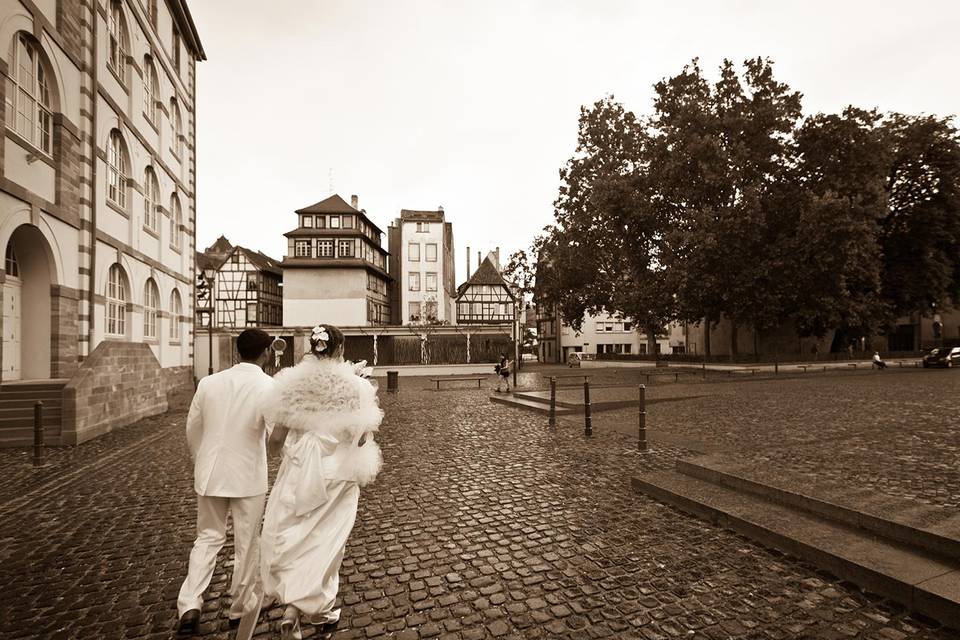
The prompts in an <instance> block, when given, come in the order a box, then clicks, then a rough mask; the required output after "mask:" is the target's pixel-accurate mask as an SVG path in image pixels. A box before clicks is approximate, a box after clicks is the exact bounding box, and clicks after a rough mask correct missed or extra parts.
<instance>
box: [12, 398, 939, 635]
mask: <svg viewBox="0 0 960 640" xmlns="http://www.w3.org/2000/svg"><path fill="white" fill-rule="evenodd" d="M783 384H787V383H783ZM401 385H402V391H401V393H400V394H398V395H395V396H384V398H383V405H384V408H385V409H386V411H387V418H386V420H385V422H384V425H383V429H382V436H381V438H380V439H381V441H382V443H383V448H384V457H385V462H386V466H385V469H384V471H383V472H382V474H381V476H380V477H379V478H378V479H377V482H376V483H375V484H374V485H372V486H370V487H368V488H367V489H365V490H364V492H363V494H362V496H361V502H360V513H359V516H358V520H357V525H356V527H355V529H354V532H353V535H352V536H351V540H350V543H349V544H348V548H347V554H346V558H345V561H344V565H343V570H342V578H343V580H342V587H341V595H342V599H343V605H344V613H343V620H342V623H341V626H340V629H339V630H338V631H337V633H335V634H334V637H335V638H338V639H340V638H343V639H347V638H402V639H404V640H413V639H419V638H434V637H436V638H443V639H447V640H449V639H464V640H478V639H480V638H571V639H573V638H576V639H580V638H603V637H609V638H648V639H653V638H679V637H684V638H704V639H705V638H713V639H720V638H852V637H860V638H871V639H873V638H875V639H878V640H883V639H891V640H896V639H900V638H937V639H942V638H956V637H958V636H957V635H956V634H954V633H952V632H950V631H948V630H944V629H940V628H936V627H935V626H932V625H931V624H930V623H928V622H926V621H923V620H919V619H916V618H914V617H912V616H910V615H908V614H907V613H906V612H905V611H904V610H903V609H901V608H900V607H898V606H896V605H894V604H892V603H889V602H887V601H884V600H882V599H879V598H877V597H875V596H872V595H869V594H864V593H861V592H859V591H858V590H856V588H854V587H852V586H850V585H846V584H844V583H839V582H838V581H836V580H835V579H833V578H831V577H830V576H827V575H824V574H819V573H817V572H816V571H814V570H813V569H812V568H810V567H808V566H805V565H803V564H801V563H799V562H797V561H794V560H792V559H790V558H787V557H784V556H781V555H779V554H776V553H774V552H771V551H768V550H765V549H763V548H762V547H759V546H757V545H754V544H753V543H751V542H749V541H747V540H746V539H744V538H741V537H739V536H737V535H735V534H733V533H731V532H729V531H725V530H723V529H718V528H716V527H713V526H711V525H709V524H707V523H705V522H702V521H699V520H697V519H694V518H691V517H688V516H685V515H683V514H681V513H679V512H677V511H674V510H673V509H671V508H669V507H667V506H664V505H661V504H659V503H657V502H654V501H652V500H650V499H648V498H646V497H645V496H642V495H640V494H637V493H634V492H633V491H631V490H630V488H629V477H630V476H631V475H633V474H635V473H637V472H639V471H642V470H647V469H660V468H669V467H671V466H672V465H673V463H674V461H675V459H676V458H677V457H678V456H680V455H685V454H686V453H688V451H686V450H685V449H683V448H682V447H679V446H671V445H670V444H667V443H659V444H658V445H657V447H656V448H655V451H654V453H651V454H638V453H637V452H636V451H635V442H634V439H633V437H632V435H631V434H628V433H622V432H620V431H618V430H616V429H597V433H596V435H595V436H594V437H593V438H592V439H590V440H589V441H588V440H585V439H584V438H583V436H582V435H581V433H580V429H579V428H575V426H574V425H572V424H566V423H562V424H561V425H560V426H559V427H558V428H557V429H556V430H555V431H551V430H549V429H548V428H547V426H546V424H545V422H546V421H545V420H544V418H543V416H540V415H537V414H531V413H527V412H522V411H519V410H515V409H511V408H506V407H502V406H499V405H494V404H491V403H490V402H489V400H488V397H487V395H488V394H487V392H486V391H470V390H454V391H443V392H434V391H428V390H422V387H425V386H426V381H419V383H418V382H417V381H415V380H411V379H404V380H402V381H401ZM691 386H693V385H691ZM715 386H716V388H717V389H718V390H719V389H720V387H722V386H723V385H715ZM664 388H666V387H664ZM729 388H730V389H733V386H730V387H729ZM702 391H703V389H700V392H701V393H702ZM691 393H692V392H691ZM688 402H689V403H694V402H698V401H697V400H693V399H691V400H689V401H683V402H676V403H664V405H663V407H664V408H665V407H667V406H668V405H669V406H675V405H676V406H679V405H685V404H687V403H688ZM720 402H721V403H726V402H733V400H723V399H721V400H720ZM658 410H659V409H658ZM661 417H662V416H661ZM678 419H679V418H678ZM696 419H702V415H701V416H700V417H698V418H696ZM150 425H151V426H149V427H146V426H144V425H137V426H134V427H133V428H132V429H130V430H128V431H127V432H126V433H124V436H123V437H122V438H118V439H117V441H116V442H114V443H113V445H112V446H106V445H105V444H104V443H105V442H106V440H103V441H101V442H100V443H98V444H97V445H94V446H97V447H100V450H98V451H97V453H96V454H88V453H85V451H84V448H85V446H86V445H85V446H81V447H77V448H75V449H72V450H69V451H67V452H65V453H61V454H60V457H59V458H58V464H57V466H56V467H55V474H54V475H48V476H45V477H46V480H44V481H42V482H35V483H32V484H31V483H29V482H27V483H24V482H23V481H22V480H20V481H18V482H19V483H20V484H19V485H17V486H20V487H21V489H19V490H18V491H16V492H14V493H10V492H7V493H4V494H3V495H4V497H3V498H2V499H0V511H2V514H0V515H2V518H0V543H2V544H0V554H2V555H0V560H2V562H0V588H2V590H3V593H4V595H5V597H4V598H3V599H2V601H0V637H4V638H6V637H10V638H21V637H24V638H25V637H37V638H85V639H86V638H169V637H170V636H171V629H172V627H173V625H174V618H175V599H176V592H177V589H178V587H179V584H180V581H181V580H182V578H183V574H184V570H185V565H186V557H187V553H188V551H189V547H190V544H191V542H192V538H193V535H194V531H193V522H194V517H195V504H196V501H195V499H194V498H193V496H192V494H191V489H190V488H191V478H190V474H191V469H190V465H189V462H188V460H187V454H186V445H185V441H184V438H183V435H182V430H183V414H182V412H176V413H171V414H167V415H166V416H162V417H160V418H156V419H153V420H152V422H151V423H150ZM137 437H140V438H143V440H141V443H142V444H137V440H136V438H137ZM110 456H112V457H110ZM102 461H106V462H105V463H104V462H102ZM9 466H10V465H9V464H8V465H7V466H5V467H4V468H3V470H2V471H0V478H4V479H5V478H6V477H7V475H8V474H9V475H10V477H12V478H18V477H20V478H22V477H23V475H24V474H23V472H22V470H19V469H12V468H9ZM61 479H66V480H65V481H61ZM5 484H6V483H5ZM230 558H231V549H230V547H229V546H227V547H226V548H225V549H224V552H223V553H222V554H221V558H220V564H219V568H218V570H217V573H216V574H215V576H214V582H213V584H212V586H211V589H210V590H209V591H208V594H207V600H206V604H205V607H204V610H205V613H204V618H203V625H202V631H203V633H204V635H205V637H208V638H227V637H229V635H230V634H229V633H228V632H227V630H226V629H227V625H226V618H225V615H226V609H227V596H226V595H225V594H224V593H223V592H224V591H225V589H226V585H227V584H228V583H229V572H230V569H231V567H230V564H229V563H230ZM279 614H280V611H279V609H273V610H271V611H268V612H266V613H265V614H264V616H263V618H262V622H261V625H260V626H259V627H258V634H257V637H258V638H269V637H272V635H271V634H275V626H276V618H277V617H278V616H279ZM312 631H313V630H312V629H309V628H308V629H307V633H308V635H313V634H312Z"/></svg>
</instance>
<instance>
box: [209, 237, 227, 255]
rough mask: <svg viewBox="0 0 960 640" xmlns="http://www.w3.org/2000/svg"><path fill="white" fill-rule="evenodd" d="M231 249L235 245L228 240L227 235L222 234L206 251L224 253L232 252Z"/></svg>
mask: <svg viewBox="0 0 960 640" xmlns="http://www.w3.org/2000/svg"><path fill="white" fill-rule="evenodd" d="M231 251H233V245H232V244H230V241H229V240H227V237H226V236H220V237H219V238H217V240H216V242H214V243H213V244H212V245H210V246H209V247H207V248H206V249H205V250H204V253H219V254H224V253H230V252H231Z"/></svg>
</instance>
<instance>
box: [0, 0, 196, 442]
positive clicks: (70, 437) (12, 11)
mask: <svg viewBox="0 0 960 640" xmlns="http://www.w3.org/2000/svg"><path fill="white" fill-rule="evenodd" d="M204 59H205V54H204V51H203V48H202V46H201V44H200V41H199V37H198V34H197V31H196V27H195V25H194V23H193V20H192V18H191V16H190V13H189V10H188V9H187V6H186V4H185V3H184V2H183V1H182V0H176V1H171V2H159V1H158V0H123V1H121V0H90V1H87V2H84V1H82V0H59V1H57V2H53V1H52V0H51V1H45V2H34V1H30V0H10V1H8V2H4V3H3V6H2V8H0V71H2V72H3V74H4V76H5V78H4V82H3V84H2V85H0V86H2V88H0V91H3V94H4V99H3V101H2V102H0V104H2V108H3V116H2V118H0V121H2V123H3V127H4V140H3V146H2V147H0V243H2V246H3V248H4V252H5V260H4V268H3V272H2V280H3V296H4V311H3V318H2V323H3V343H2V350H3V353H2V363H3V371H2V385H3V387H2V391H0V408H4V409H9V411H5V412H4V416H5V417H4V418H2V419H0V443H6V444H11V443H15V442H17V441H18V438H20V436H21V435H22V433H23V431H22V429H23V427H24V424H25V422H24V420H23V419H22V417H21V416H22V415H23V414H22V412H21V408H22V407H21V405H20V404H18V402H20V401H21V400H22V398H24V397H26V396H29V395H30V393H32V391H34V390H35V391H36V393H37V394H41V395H43V396H44V400H45V402H46V403H47V407H48V410H47V414H46V416H47V420H46V421H47V423H48V425H49V432H50V433H49V437H50V439H51V440H52V441H53V442H54V443H74V442H79V441H82V440H86V439H88V438H90V437H93V436H95V435H98V434H99V433H103V432H105V431H108V430H110V429H111V428H113V427H115V426H119V425H122V424H126V423H129V422H131V421H133V420H136V419H138V418H140V417H143V416H145V415H150V414H151V413H157V412H159V411H162V410H164V409H165V408H166V395H165V392H166V391H168V390H171V389H173V388H175V387H177V386H184V387H186V386H188V385H190V384H192V367H191V364H192V359H193V353H192V348H193V347H192V335H193V320H192V318H193V313H192V303H193V271H194V264H193V262H194V229H195V218H196V211H195V200H194V189H195V157H194V140H195V123H194V105H195V99H194V96H195V91H196V73H195V71H196V69H195V64H196V62H197V61H200V60H204ZM11 394H12V395H11ZM38 397H39V395H38Z"/></svg>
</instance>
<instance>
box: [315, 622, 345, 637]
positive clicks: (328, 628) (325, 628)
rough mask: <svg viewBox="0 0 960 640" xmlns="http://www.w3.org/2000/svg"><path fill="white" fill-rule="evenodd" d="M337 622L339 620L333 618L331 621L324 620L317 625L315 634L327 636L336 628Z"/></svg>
mask: <svg viewBox="0 0 960 640" xmlns="http://www.w3.org/2000/svg"><path fill="white" fill-rule="evenodd" d="M339 624H340V621H339V620H334V621H333V622H324V623H323V624H322V625H320V626H319V627H317V634H319V635H320V636H328V635H330V634H332V633H333V632H334V631H336V630H337V625H339Z"/></svg>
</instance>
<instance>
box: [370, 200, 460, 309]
mask: <svg viewBox="0 0 960 640" xmlns="http://www.w3.org/2000/svg"><path fill="white" fill-rule="evenodd" d="M387 238H388V247H389V249H390V273H391V274H392V275H393V276H394V278H396V279H395V280H394V282H393V292H392V303H393V308H392V311H391V317H392V318H393V320H394V323H395V324H417V323H446V324H454V323H455V322H456V307H455V306H454V304H455V300H456V296H457V285H456V278H455V275H454V262H453V260H454V249H453V225H452V224H451V223H449V222H447V221H446V220H445V218H444V212H443V208H442V207H441V208H439V209H438V210H437V211H412V210H409V209H402V210H401V211H400V217H399V218H397V219H395V220H394V221H393V223H392V224H391V225H390V227H389V229H388V230H387Z"/></svg>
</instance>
